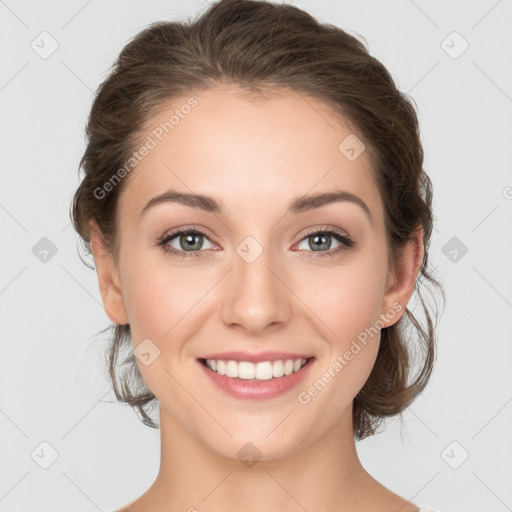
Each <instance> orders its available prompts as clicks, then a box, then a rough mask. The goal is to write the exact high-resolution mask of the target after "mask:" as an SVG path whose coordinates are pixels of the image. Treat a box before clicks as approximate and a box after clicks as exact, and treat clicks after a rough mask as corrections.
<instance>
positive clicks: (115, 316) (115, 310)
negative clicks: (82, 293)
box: [89, 220, 129, 325]
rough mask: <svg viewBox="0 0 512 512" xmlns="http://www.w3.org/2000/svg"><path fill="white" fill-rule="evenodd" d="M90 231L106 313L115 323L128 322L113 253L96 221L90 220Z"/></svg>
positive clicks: (122, 323)
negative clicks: (108, 247) (107, 246)
mask: <svg viewBox="0 0 512 512" xmlns="http://www.w3.org/2000/svg"><path fill="white" fill-rule="evenodd" d="M89 232H90V239H91V251H92V254H93V256H94V261H95V263H96V272H97V274H98V285H99V288H100V293H101V299H102V301H103V307H104V308H105V313H106V314H107V316H108V317H109V319H110V320H111V321H112V322H114V323H115V324H118V325H124V324H128V323H129V322H128V316H127V314H126V310H125V307H124V300H123V295H122V292H121V285H120V280H119V271H118V269H117V266H116V265H115V262H114V259H113V256H112V253H111V252H110V251H109V250H108V249H107V248H106V247H105V242H104V241H103V236H102V233H101V230H100V228H99V227H98V224H97V223H96V221H94V220H90V221H89Z"/></svg>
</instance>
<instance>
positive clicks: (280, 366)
mask: <svg viewBox="0 0 512 512" xmlns="http://www.w3.org/2000/svg"><path fill="white" fill-rule="evenodd" d="M313 359H314V357H309V358H307V359H278V360H275V361H261V362H259V363H251V362H249V361H233V360H215V359H199V361H200V362H201V364H202V365H203V366H205V367H206V368H208V370H210V371H212V372H214V373H216V374H218V375H222V376H224V377H227V378H230V379H237V380H239V381H240V380H245V381H266V380H267V381H268V380H276V379H281V378H283V377H287V376H288V375H292V374H294V373H297V372H299V371H301V370H302V368H304V366H306V365H307V364H309V363H310V361H312V360H313Z"/></svg>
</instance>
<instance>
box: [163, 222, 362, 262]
mask: <svg viewBox="0 0 512 512" xmlns="http://www.w3.org/2000/svg"><path fill="white" fill-rule="evenodd" d="M192 234H194V235H195V234H200V235H203V236H204V237H206V238H207V239H208V240H210V237H209V236H208V235H207V234H206V233H205V232H204V231H202V230H201V229H199V228H192V227H190V228H189V227H184V228H180V229H178V230H176V231H173V232H171V233H166V234H165V235H164V236H163V237H162V238H160V239H159V240H158V244H157V245H159V246H160V247H161V248H162V250H163V251H164V253H166V254H171V255H172V256H178V257H179V258H191V257H192V258H193V257H197V256H200V255H201V253H202V252H204V251H180V250H177V249H174V248H172V247H169V246H168V245H167V244H168V243H169V242H170V241H171V240H172V239H173V238H176V237H177V236H178V235H192ZM320 234H322V235H325V234H327V235H332V236H333V237H334V238H336V240H338V242H341V245H340V246H339V247H337V248H336V249H332V250H329V251H306V253H307V254H306V257H307V258H322V257H325V256H328V257H332V256H335V255H337V254H338V253H339V252H341V251H345V250H347V249H349V248H351V247H353V246H354V245H356V243H355V242H354V241H353V240H352V239H351V238H350V237H348V236H347V235H344V234H343V233H342V232H341V231H338V230H335V229H333V228H325V229H320V230H314V231H311V232H309V233H306V234H305V235H304V236H303V238H301V240H300V242H302V241H303V240H304V239H305V238H309V237H310V236H312V235H320ZM210 242H211V240H210ZM312 253H316V254H312Z"/></svg>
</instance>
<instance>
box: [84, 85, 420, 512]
mask: <svg viewBox="0 0 512 512" xmlns="http://www.w3.org/2000/svg"><path fill="white" fill-rule="evenodd" d="M194 97H195V98H196V99H197V101H198V105H197V107H195V108H194V109H193V110H192V111H191V113H190V114H188V115H187V116H185V117H184V118H183V119H180V122H179V124H178V125H176V126H175V127H174V129H173V130H172V132H171V133H170V134H169V135H167V136H166V137H165V138H164V139H163V140H162V141H161V142H160V143H159V144H158V145H157V147H156V148H154V149H153V150H152V151H151V152H150V154H149V155H148V156H147V157H146V158H144V159H143V160H142V161H141V162H140V163H139V164H138V165H137V168H136V169H135V170H134V171H132V174H130V175H129V178H125V179H127V180H128V181H127V183H125V187H124V189H123V191H122V193H121V195H120V199H119V204H118V230H119V231H118V234H119V246H118V247H119V257H118V258H117V259H116V258H114V257H113V255H112V254H111V253H109V252H108V251H107V250H106V249H105V246H104V245H103V243H102V239H101V233H100V231H99V229H98V227H97V225H96V224H95V222H94V221H91V222H90V228H91V245H92V250H93V255H94V258H95V260H96V266H97V272H98V281H99V287H100V291H101V295H102V299H103V303H104V306H105V310H106V313H107V315H108V317H109V318H110V319H111V320H112V321H113V322H115V323H118V324H126V323H129V324H130V327H131V332H132V339H133V346H134V348H136V347H137V346H138V345H139V344H140V343H141V342H142V340H145V339H150V340H151V342H152V343H153V344H154V345H155V346H157V347H158V349H159V350H160V355H159V357H157V358H156V359H155V360H154V361H153V362H152V363H151V364H150V365H148V366H146V365H144V364H142V363H141V362H140V361H139V360H138V359H137V364H138V366H139V368H140V371H141V373H142V376H143V378H144V380H145V382H146V384H147V385H148V387H149V388H150V389H151V391H152V392H153V393H154V394H155V396H156V397H157V398H158V400H159V404H160V430H161V464H160V471H159V474H158V476H157V478H156V480H155V481H154V483H153V485H152V486H151V487H150V488H149V489H148V491H147V492H146V493H145V494H144V495H143V496H141V497H140V498H139V499H137V500H135V501H134V502H132V503H130V504H129V505H128V506H127V507H126V508H124V509H123V510H126V511H130V512H139V511H149V510H151V511H153V512H160V511H162V512H163V511H165V512H170V511H176V510H183V511H186V510H191V511H192V510H198V511H201V512H202V511H208V512H216V511H219V512H220V511H222V512H228V511H235V510H236V511H239V510H245V511H247V512H251V511H261V510H269V511H274V510H279V511H281V512H288V511H290V512H291V511H294V512H295V511H298V510H304V509H305V510H308V511H316V510H323V511H335V510H336V511H340V510H347V511H348V510H350V511H351V512H363V511H364V512H371V511H379V512H384V511H389V512H391V511H393V512H398V511H400V512H417V510H418V507H417V506H416V505H414V504H412V503H410V502H408V501H407V500H406V499H404V498H402V497H400V496H398V495H396V494H394V493H393V492H392V491H390V490H388V489H386V488H385V487H384V486H382V485H381V484H380V483H378V482H377V481H376V480H375V479H374V478H373V477H372V476H371V475H370V474H369V473H368V472H367V471H366V470H365V469H364V468H363V466H362V465H361V462H360V461H359V458H358V455H357V452H356V447H355V441H354V433H353V427H352V404H353V399H354V397H355V396H356V394H357V393H358V391H359V390H360V389H361V387H362V386H363V385H364V383H365V381H366V380H367V378H368V376H369V374H370V372H371V369H372V367H373V365H374V363H375V358H376V356H377V351H378V346H379V341H380V336H375V337H373V338H372V339H371V341H369V342H368V344H367V345H366V346H363V348H362V350H361V351H360V352H359V353H358V354H357V355H356V356H354V357H353V359H352V360H351V361H350V362H349V363H348V364H346V366H344V368H343V370H342V371H341V372H339V373H337V374H336V377H335V378H333V379H332V381H331V382H330V383H328V384H327V385H326V386H325V388H324V389H323V390H322V391H321V392H320V393H318V394H317V396H315V397H314V398H312V399H311V401H310V402H309V403H308V404H306V405H303V404H301V403H299V401H298V400H297V395H298V393H299V392H300V391H304V390H307V389H308V388H309V387H310V386H311V385H312V384H313V383H314V382H315V381H317V380H318V379H320V378H321V377H322V374H323V373H324V372H325V371H327V369H328V368H329V367H332V365H333V362H334V361H335V360H336V357H337V356H338V355H339V354H344V353H345V352H346V350H347V349H349V347H350V345H351V343H352V341H353V340H355V339H357V336H358V334H359V333H361V332H362V331H363V330H364V329H365V328H366V327H369V326H373V325H375V323H376V321H377V320H378V319H379V318H383V317H382V316H381V315H384V319H385V320H384V322H383V324H382V325H381V327H387V326H389V325H392V324H394V323H396V322H397V321H398V320H399V319H400V317H401V315H402V314H403V311H404V309H405V307H406V305H407V303H408V302H409V299H410V297H411V294H412V291H413V287H414V283H415V280H416V278H417V275H418V272H419V268H420V264H421V260H422V257H423V252H422V251H423V250H422V247H423V245H422V241H423V239H422V232H421V230H420V229H419V230H417V231H416V232H415V233H414V237H413V239H412V240H411V242H410V243H409V244H408V245H407V246H406V248H405V250H404V252H403V255H402V256H401V258H400V261H399V265H398V267H397V269H396V271H395V270H394V269H393V268H391V266H390V265H389V264H388V259H387V257H386V232H385V227H384V210H383V204H382V199H381V196H380V193H379V190H378V188H377V187H376V185H375V180H374V177H373V172H372V167H371V161H370V157H369V153H368V151H364V152H363V153H362V154H361V155H360V156H359V157H358V158H357V159H356V160H354V161H350V160H349V159H347V158H346V157H345V155H344V154H342V153H341V152H340V151H339V150H338V145H339V144H340V142H341V141H342V140H344V139H345V137H347V136H348V135H349V134H351V133H355V134H356V135H358V137H359V138H360V139H361V140H364V139H363V137H362V135H360V134H358V133H357V131H356V130H355V129H353V128H351V127H350V125H349V123H348V122H347V121H346V120H345V119H342V118H340V117H339V115H337V114H335V113H334V112H333V111H332V110H331V109H330V108H329V106H328V105H327V104H325V103H323V102H322V101H321V100H319V99H316V98H311V97H306V96H304V95H299V94H297V93H294V92H291V91H287V90H283V91H282V92H281V93H280V94H274V95H273V96H272V97H269V98H268V99H264V100H262V99H259V100H257V101H256V100H254V99H251V98H249V97H248V96H247V95H242V94H241V92H240V89H238V88H237V87H235V86H232V87H226V86H224V87H219V88H216V89H210V90H206V91H202V92H200V93H199V94H196V95H194ZM186 100H187V98H179V99H175V100H174V101H173V102H172V105H171V104H170V105H168V106H166V107H165V108H164V109H162V111H161V113H160V114H158V116H156V117H155V118H153V119H152V120H151V121H152V122H151V123H150V124H149V125H151V126H153V127H154V126H156V125H157V124H158V123H159V122H161V121H163V120H167V119H169V117H170V115H172V113H173V111H174V110H175V109H176V108H177V107H179V106H180V105H183V104H184V103H185V102H186ZM149 125H148V126H149ZM150 133H151V131H150V130H148V132H147V134H150ZM147 134H146V135H147ZM339 188H341V189H343V190H346V191H349V192H351V193H352V194H355V195H357V196H359V197H360V198H361V199H362V200H363V201H364V202H365V203H366V205H367V206H368V208H369V210H370V213H371V217H372V219H371V220H370V219H369V218H368V216H367V215H366V214H365V212H364V210H363V209H362V208H361V207H359V206H358V205H356V204H354V203H351V202H339V203H332V204H328V205H324V206H323V207H321V208H319V209H317V210H312V211H308V212H304V213H299V214H286V209H287V206H288V204H289V203H290V202H291V201H292V200H293V199H295V198H297V197H299V196H303V195H306V194H316V193H319V192H327V191H333V190H334V189H339ZM169 189H176V190H179V191H181V192H189V193H191V192H194V193H201V194H206V195H209V196H212V197H214V198H216V199H217V200H218V201H221V202H222V203H223V204H224V205H225V208H226V212H225V213H224V214H220V213H215V214H214V213H208V212H204V211H201V210H196V209H193V208H190V207H188V206H185V205H181V204H176V203H165V204H158V205H156V206H154V207H153V208H150V209H148V210H147V211H146V212H145V213H144V215H143V216H142V217H140V215H141V211H142V209H143V208H144V206H145V205H146V203H147V202H148V201H149V200H150V199H151V198H153V197H155V196H157V195H159V194H162V193H163V192H165V191H167V190H169ZM185 225H186V226H187V227H188V226H189V225H192V227H194V226H197V227H201V228H203V229H204V230H205V231H206V232H207V234H208V235H207V237H202V236H201V235H199V239H198V245H197V246H196V247H198V246H199V247H200V248H199V249H195V251H196V252H198V251H199V252H200V255H199V256H198V257H191V258H188V259H184V258H179V257H177V256H173V255H169V254H166V253H164V251H163V250H162V247H161V246H159V245H158V242H157V240H158V239H159V237H163V236H164V235H165V234H166V233H168V232H169V231H170V230H171V229H174V228H179V227H182V226H185ZM326 227H328V228H338V229H340V230H341V231H342V232H343V233H345V234H348V235H349V236H350V237H351V239H352V240H354V241H355V242H356V245H355V246H354V247H351V248H347V249H345V250H343V251H340V252H337V253H336V252H334V251H335V249H336V248H337V247H339V246H340V242H338V241H337V240H336V238H334V237H331V238H330V241H331V248H325V246H323V247H324V248H322V249H321V250H319V251H315V250H314V249H315V247H314V246H313V242H311V243H309V242H308V238H309V235H308V234H306V230H309V229H310V228H318V231H322V229H323V230H324V231H325V228H326ZM248 236H251V237H253V238H254V239H255V240H256V241H257V242H258V243H259V244H260V246H261V248H262V249H263V252H262V253H261V255H260V256H259V257H258V258H257V259H256V260H255V261H253V262H251V263H248V262H247V261H246V260H244V259H243V258H242V257H240V256H239V254H238V253H237V252H236V249H237V247H238V246H239V245H240V243H241V242H242V241H243V240H244V239H245V238H246V237H248ZM309 240H310V241H311V239H309ZM201 241H202V246H200V244H201ZM169 245H172V247H174V248H175V249H176V250H180V249H181V250H182V251H183V252H186V251H185V249H186V247H187V246H186V240H184V241H183V239H182V244H181V245H180V236H179V235H178V236H176V237H175V238H174V239H173V241H170V242H169ZM329 252H330V253H331V254H332V256H326V254H327V253H329ZM307 253H309V254H310V255H311V256H313V257H312V258H308V257H307V256H306V254H307ZM319 254H320V256H318V255H319ZM322 255H323V256H324V257H322ZM393 304H395V305H396V304H398V305H400V306H401V307H402V310H401V311H400V312H398V313H396V314H395V315H394V316H393V317H392V318H389V310H390V308H391V309H392V308H393ZM228 350H255V351H266V350H279V351H286V352H299V353H307V354H312V355H314V357H315V360H314V362H313V365H312V366H311V367H310V369H309V373H308V376H307V379H306V380H305V381H304V382H302V383H301V384H299V386H298V387H297V389H293V390H291V391H289V392H287V393H285V394H284V395H282V396H280V397H278V398H274V399H271V400H263V401H259V402H258V401H251V400H242V399H237V398H233V397H231V396H228V395H226V394H225V393H224V392H223V391H221V390H219V389H217V388H216V387H215V386H213V385H212V384H211V383H210V382H209V380H208V379H206V377H205V376H204V375H203V372H202V369H201V368H200V367H199V365H198V362H197V360H196V358H198V357H201V356H203V355H206V354H207V353H213V352H223V351H228ZM248 442H251V443H253V444H254V445H255V446H256V447H257V448H258V450H259V451H260V452H261V459H260V460H259V461H258V462H257V463H256V464H255V465H253V466H251V467H247V466H246V465H244V464H242V463H241V461H240V460H239V459H238V458H237V452H238V451H239V450H240V449H241V448H242V447H243V446H244V445H246V443H248ZM191 507H194V508H191Z"/></svg>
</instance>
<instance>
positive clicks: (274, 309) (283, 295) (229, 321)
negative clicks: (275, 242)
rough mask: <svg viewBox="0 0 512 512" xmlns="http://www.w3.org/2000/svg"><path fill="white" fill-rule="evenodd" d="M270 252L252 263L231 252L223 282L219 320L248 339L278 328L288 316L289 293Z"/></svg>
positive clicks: (262, 254)
mask: <svg viewBox="0 0 512 512" xmlns="http://www.w3.org/2000/svg"><path fill="white" fill-rule="evenodd" d="M251 250H254V247H252V248H251ZM270 252H271V251H270V250H268V251H267V250H263V252H261V254H259V256H257V258H256V259H255V260H254V261H252V259H251V258H250V257H249V258H247V257H246V254H244V253H243V252H240V254H242V255H243V256H240V254H239V253H234V254H233V267H234V268H233V269H232V271H231V272H230V273H229V275H228V276H227V279H226V280H225V283H224V286H225V290H226V292H225V293H224V294H223V297H224V300H223V304H222V307H221V317H222V321H223V322H224V324H225V325H227V326H228V327H231V328H236V329H239V330H244V331H245V332H246V333H247V334H248V335H251V336H257V335H259V334H261V333H264V332H266V331H267V330H274V329H277V328H279V326H281V327H282V326H283V325H285V324H287V323H288V322H289V320H290V317H291V313H292V303H291V301H292V300H293V292H292V291H291V290H290V289H289V288H288V287H287V286H286V284H285V283H286V275H285V273H286V272H285V270H284V269H283V268H282V267H283V266H282V265H280V264H279V262H278V261H276V259H274V258H272V257H271V254H270Z"/></svg>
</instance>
